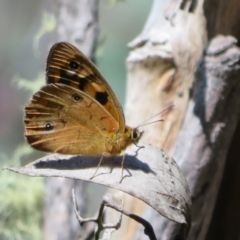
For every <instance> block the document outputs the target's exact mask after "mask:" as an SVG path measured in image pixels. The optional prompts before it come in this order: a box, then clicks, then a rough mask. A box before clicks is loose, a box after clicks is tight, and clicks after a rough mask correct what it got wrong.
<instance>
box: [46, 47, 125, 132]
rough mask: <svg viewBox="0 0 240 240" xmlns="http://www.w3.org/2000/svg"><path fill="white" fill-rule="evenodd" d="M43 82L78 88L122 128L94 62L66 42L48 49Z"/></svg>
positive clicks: (111, 96) (120, 117)
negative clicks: (98, 104) (99, 105)
mask: <svg viewBox="0 0 240 240" xmlns="http://www.w3.org/2000/svg"><path fill="white" fill-rule="evenodd" d="M46 82H47V84H50V83H62V84H65V85H68V86H72V87H74V88H76V89H79V90H81V91H83V92H84V93H86V94H87V95H89V96H91V97H92V98H93V99H95V100H96V101H97V102H99V103H100V104H101V105H102V106H103V107H104V108H105V109H106V110H107V111H108V112H109V113H110V114H111V115H112V117H113V118H114V119H115V120H116V121H117V122H118V123H119V132H124V130H125V119H124V114H123V110H122V107H121V105H120V104H119V102H118V100H117V98H116V96H115V94H114V92H113V91H112V89H111V87H110V86H109V85H108V83H107V81H106V80H105V79H104V77H103V76H102V75H101V73H100V72H99V71H98V70H97V68H96V67H95V65H94V64H93V63H92V62H91V61H90V60H89V59H88V58H87V57H86V56H85V55H84V54H83V53H82V52H80V51H79V50H78V49H77V48H76V47H74V46H73V45H71V44H70V43H66V42H60V43H56V44H55V45H53V47H52V48H51V50H50V52H49V55H48V59H47V66H46Z"/></svg>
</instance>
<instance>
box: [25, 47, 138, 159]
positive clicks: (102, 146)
mask: <svg viewBox="0 0 240 240" xmlns="http://www.w3.org/2000/svg"><path fill="white" fill-rule="evenodd" d="M46 81H47V85H45V86H44V87H42V88H41V89H40V90H39V91H38V92H37V93H35V94H34V95H33V97H32V99H31V100H30V102H29V103H28V104H27V105H26V107H25V118H24V123H25V136H26V138H27V141H28V142H29V143H30V144H31V145H32V147H34V148H36V149H38V150H41V151H47V152H56V153H62V154H82V155H102V154H104V155H119V154H121V153H122V151H124V150H125V149H126V147H127V146H129V145H130V144H132V143H137V142H138V141H139V139H140V137H141V133H140V132H139V131H138V129H136V128H131V127H128V126H126V125H125V119H124V115H123V111H122V107H121V105H120V104H119V102H118V100H117V98H116V96H115V94H114V92H113V91H112V89H111V88H110V86H109V85H108V83H107V82H106V80H105V79H104V78H103V76H102V75H101V74H100V72H99V71H98V70H97V69H96V67H95V66H94V64H93V63H92V62H90V60H88V59H87V58H86V57H85V56H84V55H83V54H82V53H81V52H80V51H79V50H78V49H76V48H75V47H74V46H73V45H71V44H69V43H57V44H55V45H54V46H53V47H52V49H51V50H50V53H49V56H48V60H47V69H46Z"/></svg>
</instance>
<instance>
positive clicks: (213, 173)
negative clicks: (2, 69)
mask: <svg viewBox="0 0 240 240" xmlns="http://www.w3.org/2000/svg"><path fill="white" fill-rule="evenodd" d="M179 2H180V1H172V2H171V5H168V6H170V7H167V4H169V3H170V1H169V2H167V1H165V3H166V5H165V6H164V5H163V2H162V1H159V0H155V1H154V4H153V8H152V11H151V13H150V16H149V18H148V21H147V24H146V26H145V27H144V30H143V31H142V33H141V34H140V35H139V36H138V37H137V38H136V39H135V40H134V41H133V42H132V43H131V44H130V47H131V52H130V54H129V57H128V61H127V68H128V85H127V103H126V118H127V123H128V125H130V126H138V125H139V124H141V123H142V122H144V121H145V120H146V119H148V118H149V117H151V116H154V115H155V114H156V113H158V112H160V111H161V110H163V109H165V108H166V107H168V106H169V105H170V104H174V106H175V111H171V112H170V113H169V114H165V115H164V116H163V118H164V123H161V122H160V123H158V124H152V125H148V126H146V127H145V128H144V130H145V133H144V136H143V140H144V141H147V142H150V143H152V144H155V145H158V146H159V147H161V148H163V149H164V150H165V151H166V152H168V153H170V154H171V155H172V156H173V158H174V159H175V160H176V161H177V162H178V164H179V165H180V167H181V169H182V170H183V172H184V173H185V175H186V178H187V180H188V183H189V187H190V191H191V194H192V201H193V205H192V207H191V211H192V229H191V232H190V235H189V238H188V239H194V240H196V239H198V240H200V239H201V240H202V239H205V238H206V235H207V232H208V229H209V224H210V222H211V218H212V213H213V210H214V207H215V203H216V200H217V194H218V190H219V186H220V183H221V180H222V176H223V171H224V166H225V162H226V156H227V152H228V149H229V147H230V142H231V139H232V137H233V134H234V131H235V129H236V126H237V123H238V121H239V115H240V109H239V107H238V106H239V103H240V97H239V96H240V85H239V83H238V79H239V77H240V71H239V58H240V51H239V49H238V48H237V47H236V46H235V43H236V39H235V38H233V37H230V36H226V37H225V36H217V37H215V38H213V39H211V41H209V43H207V41H206V40H207V38H206V35H207V32H206V31H207V29H206V22H207V26H208V35H209V36H215V34H216V32H217V31H216V29H218V31H219V32H220V33H221V32H224V33H227V31H226V30H227V29H231V28H233V29H235V28H234V26H235V25H236V26H237V18H236V19H235V20H236V21H233V20H232V19H231V21H230V23H229V24H223V25H222V24H221V23H219V22H221V21H226V18H225V19H224V18H222V15H221V14H220V13H219V14H217V13H214V14H215V15H214V14H213V13H212V10H214V11H219V12H220V9H222V8H223V7H220V6H218V7H217V8H216V9H213V8H214V7H213V6H214V5H211V3H212V1H210V0H209V1H207V2H206V3H205V9H206V8H207V11H206V14H207V15H206V20H207V21H205V18H204V15H203V1H192V2H191V1H181V4H178V3H179ZM221 4H222V5H224V3H223V2H221V3H219V4H218V5H221ZM210 5H211V11H210ZM228 5H229V3H228ZM237 5H238V6H237ZM176 6H181V8H182V9H177V8H176ZM235 7H236V9H238V7H239V3H235ZM176 9H177V10H176ZM164 10H165V11H164ZM223 12H224V11H221V13H222V14H223ZM227 12H228V14H230V12H231V11H230V10H229V9H228V10H227ZM164 13H165V16H166V17H168V18H169V20H166V19H164V18H163V16H164ZM224 14H225V13H224ZM210 15H211V16H210ZM212 15H214V16H216V15H217V17H216V18H217V19H215V20H214V21H213V20H212ZM169 16H170V17H169ZM233 16H235V10H234V14H233ZM208 18H210V23H208ZM213 22H214V23H215V22H216V23H218V24H216V25H217V26H215V28H214V26H213V25H214V24H213ZM230 24H231V25H230ZM226 25H227V26H226ZM211 26H212V27H213V28H214V29H212V28H211ZM221 26H223V29H224V31H220V30H219V29H220V28H221ZM238 31H239V30H238ZM213 32H214V33H215V34H213ZM229 33H235V34H236V35H238V33H237V30H234V31H228V34H229ZM204 49H205V51H204V52H203V50H204ZM230 106H231V107H230ZM139 187H141V186H139ZM119 195H120V194H119V193H118V198H122V199H123V201H124V204H125V205H124V206H125V208H127V209H128V210H129V209H131V210H130V211H132V212H134V213H135V214H138V215H141V216H144V217H145V218H146V219H147V220H148V221H149V222H151V223H152V225H153V227H154V229H155V231H156V235H157V239H164V240H165V239H166V240H167V239H168V240H169V239H175V238H176V236H177V232H178V229H179V224H175V223H173V222H171V221H169V220H167V219H165V218H163V217H161V216H159V214H157V213H156V212H155V211H154V210H153V209H150V208H149V207H147V206H146V205H145V204H143V203H142V202H140V201H138V200H136V199H133V198H131V197H129V196H126V195H124V194H121V196H119ZM137 227H138V226H137V224H136V223H134V222H133V221H131V220H126V221H125V222H124V223H123V225H122V228H121V229H120V231H118V232H117V233H116V234H115V235H114V236H115V238H116V239H120V238H121V239H129V240H130V239H145V238H144V233H143V230H142V229H140V230H139V231H138V233H137V234H136V232H137ZM213 235H214V234H213ZM211 239H212V238H211ZM216 239H217V238H216ZM218 239H219V238H218ZM227 239H229V238H227Z"/></svg>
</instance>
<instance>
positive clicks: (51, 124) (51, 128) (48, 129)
mask: <svg viewBox="0 0 240 240" xmlns="http://www.w3.org/2000/svg"><path fill="white" fill-rule="evenodd" d="M53 128H54V125H53V123H51V122H47V123H45V130H46V131H50V130H53Z"/></svg>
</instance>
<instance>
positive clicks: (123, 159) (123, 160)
mask: <svg viewBox="0 0 240 240" xmlns="http://www.w3.org/2000/svg"><path fill="white" fill-rule="evenodd" d="M124 162H125V154H123V157H122V162H121V167H122V176H121V179H120V181H119V183H121V182H122V180H123V170H124Z"/></svg>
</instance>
